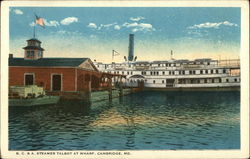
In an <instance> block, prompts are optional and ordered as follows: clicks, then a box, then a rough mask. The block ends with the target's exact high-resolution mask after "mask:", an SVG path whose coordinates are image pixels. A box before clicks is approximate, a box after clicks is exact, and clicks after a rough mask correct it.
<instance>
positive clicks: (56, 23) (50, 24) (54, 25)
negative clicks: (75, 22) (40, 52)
mask: <svg viewBox="0 0 250 159" xmlns="http://www.w3.org/2000/svg"><path fill="white" fill-rule="evenodd" d="M44 24H45V25H46V26H53V27H57V26H59V25H60V24H59V22H58V21H56V20H50V21H47V20H46V19H44Z"/></svg>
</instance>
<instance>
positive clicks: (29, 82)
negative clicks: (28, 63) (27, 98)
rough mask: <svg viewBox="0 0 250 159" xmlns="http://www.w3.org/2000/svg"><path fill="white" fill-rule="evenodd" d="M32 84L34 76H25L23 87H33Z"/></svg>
mask: <svg viewBox="0 0 250 159" xmlns="http://www.w3.org/2000/svg"><path fill="white" fill-rule="evenodd" d="M33 84H34V75H33V74H29V75H25V85H26V86H27V85H33Z"/></svg>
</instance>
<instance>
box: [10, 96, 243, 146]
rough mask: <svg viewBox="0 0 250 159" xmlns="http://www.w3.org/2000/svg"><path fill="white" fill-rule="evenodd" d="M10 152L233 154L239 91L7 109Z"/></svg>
mask: <svg viewBox="0 0 250 159" xmlns="http://www.w3.org/2000/svg"><path fill="white" fill-rule="evenodd" d="M9 141H10V142H9V145H10V147H9V149H11V150H123V149H127V150H129V149H137V150H140V149H145V150H149V149H239V148H240V93H239V92H140V93H136V94H131V95H128V96H124V97H123V98H120V99H119V98H116V99H113V101H112V102H107V101H106V102H98V103H92V105H91V106H87V105H83V104H81V103H77V102H76V103H74V104H72V103H67V102H63V103H62V104H58V105H54V106H43V107H35V108H22V109H20V108H11V109H10V114H9Z"/></svg>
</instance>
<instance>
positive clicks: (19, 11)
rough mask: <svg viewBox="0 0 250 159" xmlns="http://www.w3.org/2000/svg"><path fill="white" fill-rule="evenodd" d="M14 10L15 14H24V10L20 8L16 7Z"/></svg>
mask: <svg viewBox="0 0 250 159" xmlns="http://www.w3.org/2000/svg"><path fill="white" fill-rule="evenodd" d="M13 12H14V13H15V14H18V15H22V14H23V11H21V10H20V9H15V10H13Z"/></svg>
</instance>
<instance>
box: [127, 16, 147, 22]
mask: <svg viewBox="0 0 250 159" xmlns="http://www.w3.org/2000/svg"><path fill="white" fill-rule="evenodd" d="M142 19H145V18H144V17H142V16H139V17H131V18H130V20H132V21H140V20H142Z"/></svg>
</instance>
